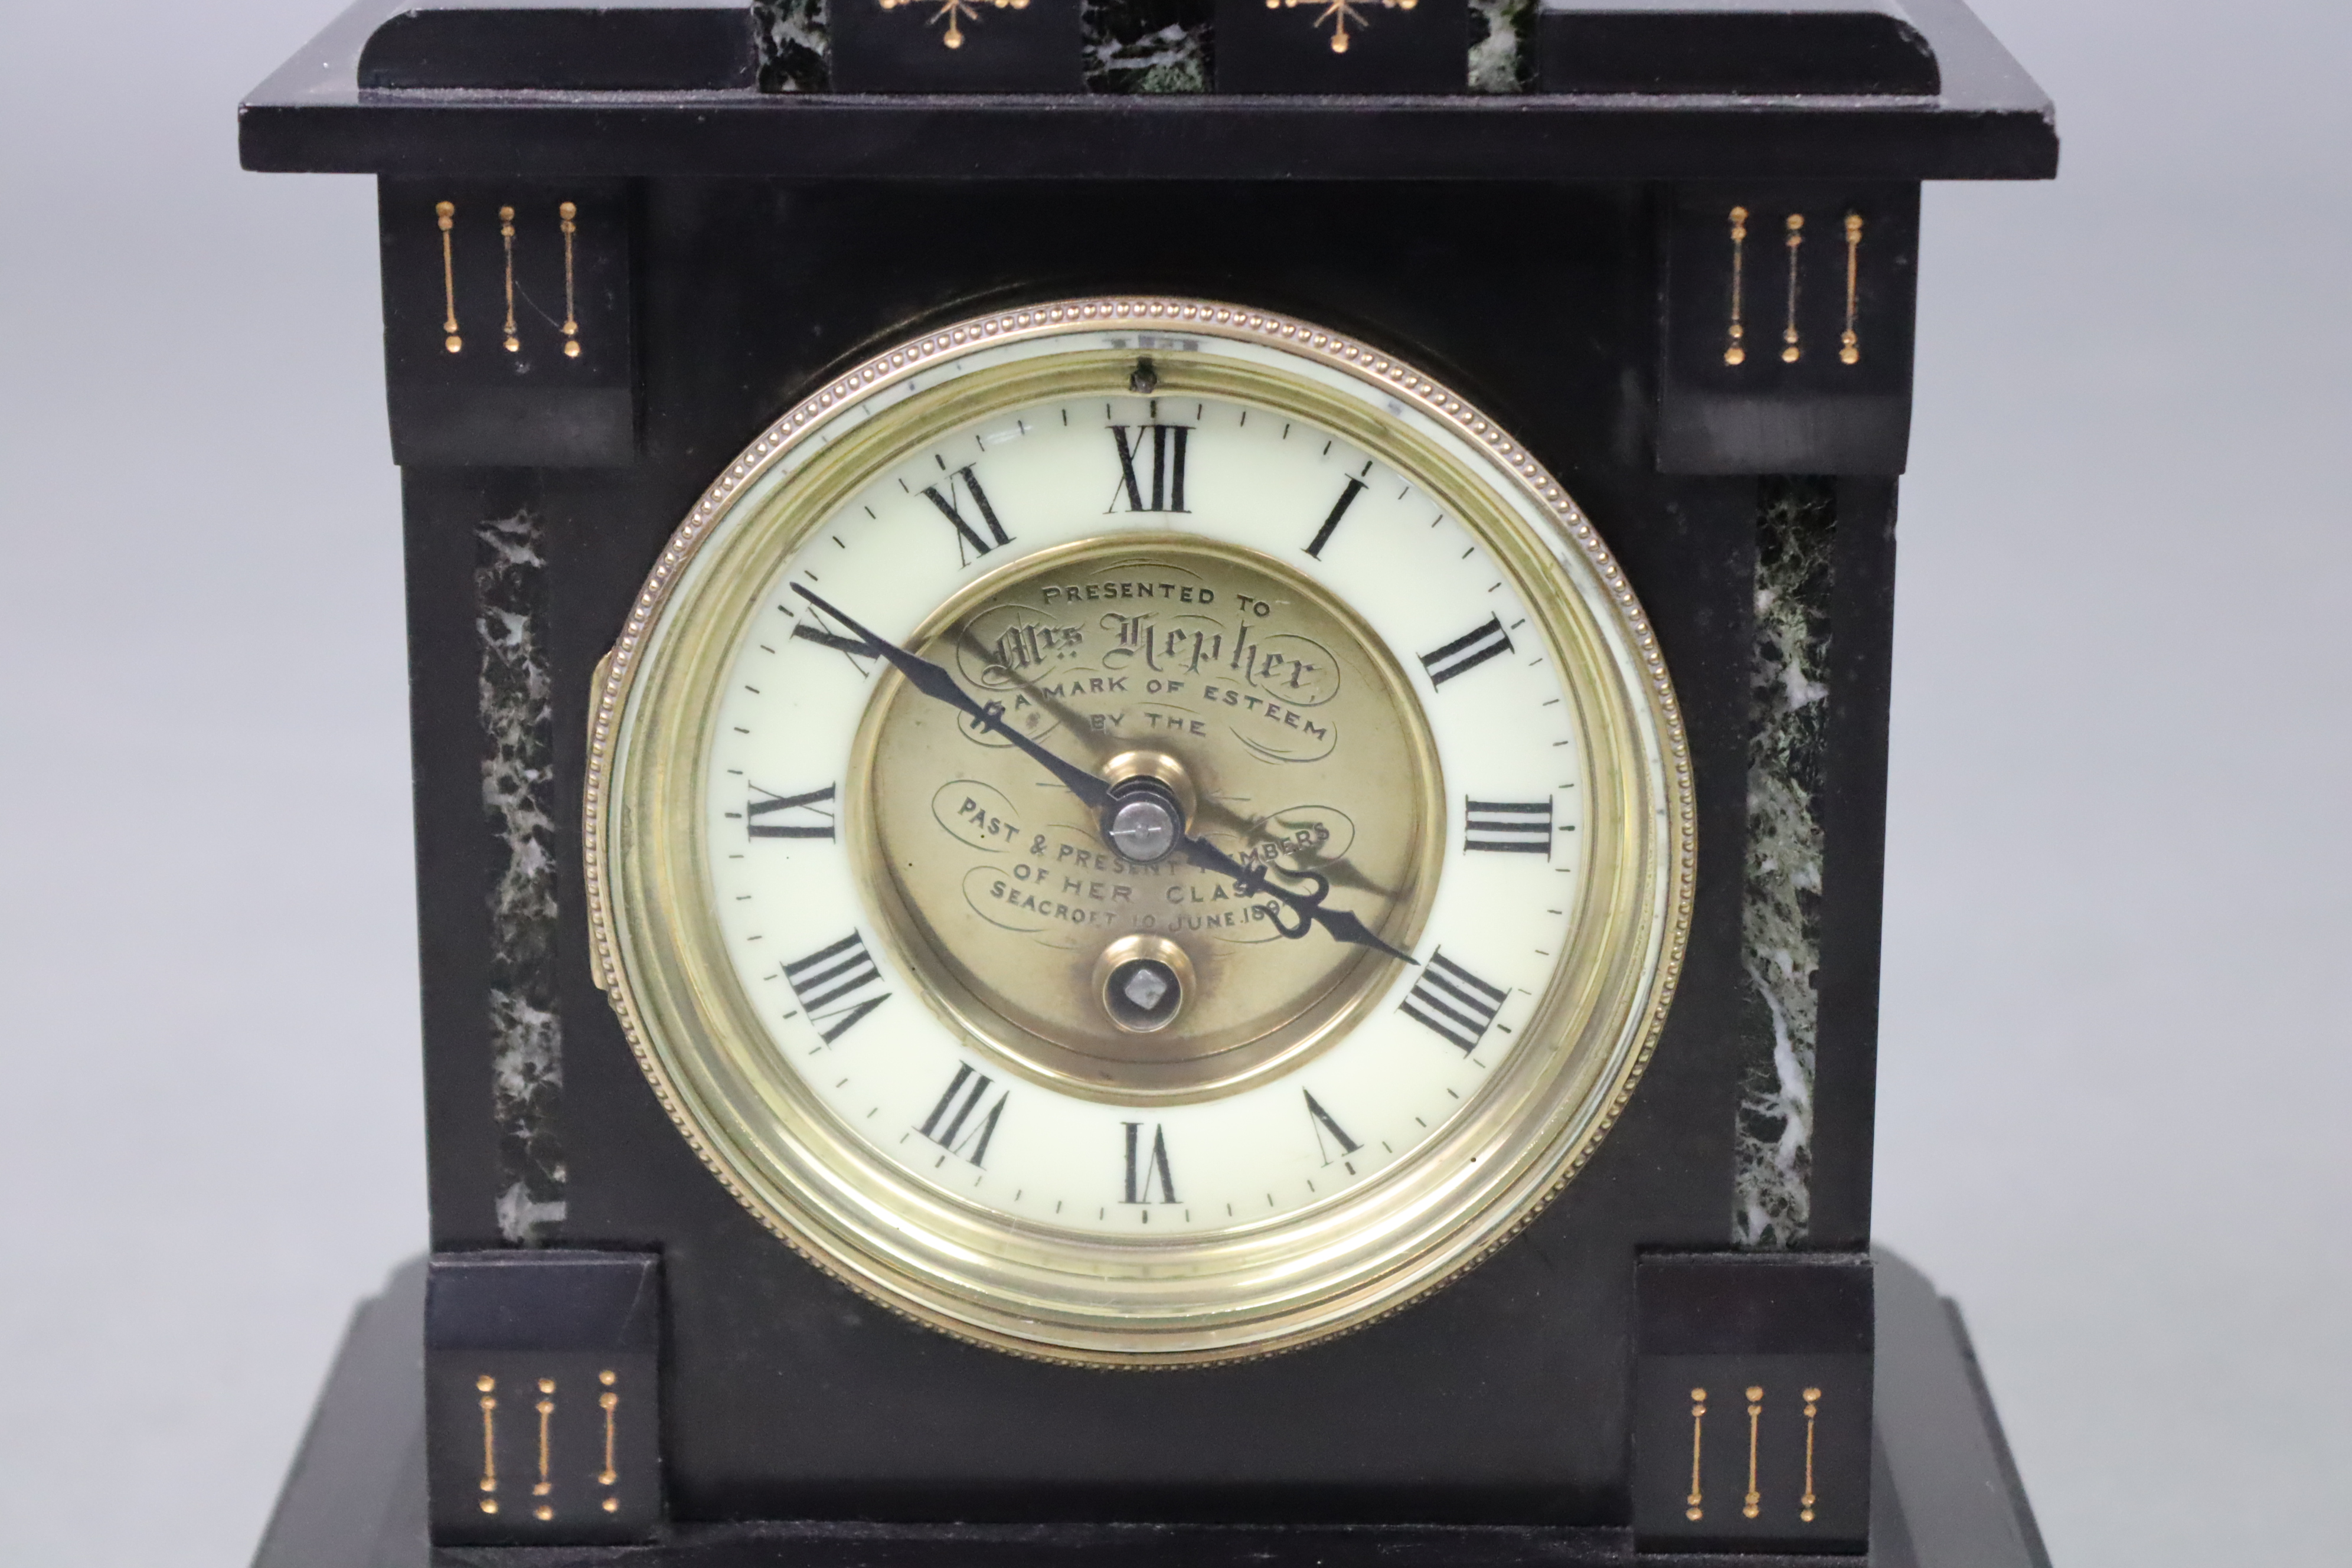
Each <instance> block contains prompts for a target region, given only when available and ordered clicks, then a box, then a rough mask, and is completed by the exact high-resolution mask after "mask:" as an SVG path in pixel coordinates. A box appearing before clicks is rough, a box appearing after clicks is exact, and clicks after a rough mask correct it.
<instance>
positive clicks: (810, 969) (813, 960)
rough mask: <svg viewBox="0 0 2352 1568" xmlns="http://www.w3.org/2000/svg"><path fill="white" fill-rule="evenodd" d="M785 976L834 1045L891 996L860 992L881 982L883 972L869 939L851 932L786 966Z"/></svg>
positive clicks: (809, 1017) (802, 1006) (804, 1010)
mask: <svg viewBox="0 0 2352 1568" xmlns="http://www.w3.org/2000/svg"><path fill="white" fill-rule="evenodd" d="M784 979H785V981H786V982H787V983H788V984H790V985H791V986H792V988H793V995H795V996H797V997H799V998H800V1000H801V1009H802V1011H803V1012H805V1013H806V1014H807V1015H808V1019H809V1022H810V1023H812V1024H814V1025H815V1026H817V1033H819V1034H820V1035H823V1036H824V1042H825V1044H827V1045H831V1044H832V1043H833V1042H834V1041H835V1040H837V1039H839V1038H841V1037H842V1036H844V1035H845V1034H847V1033H848V1032H849V1031H850V1030H851V1029H852V1028H854V1027H856V1024H857V1021H858V1020H859V1019H860V1018H863V1017H865V1016H866V1014H868V1013H871V1012H872V1011H874V1009H875V1008H877V1007H879V1006H880V1005H882V1004H883V1003H885V1002H887V1001H888V1000H889V999H890V993H888V992H887V991H885V992H883V993H882V994H880V995H878V996H865V997H860V996H858V995H857V993H858V992H860V991H863V990H864V989H866V987H867V986H869V985H875V984H879V983H880V982H881V979H882V971H881V970H879V969H878V968H877V967H875V963H874V956H873V954H871V953H869V952H866V939H865V938H864V937H862V936H860V935H858V934H857V933H856V931H851V932H850V933H849V934H848V935H847V936H845V937H843V938H842V939H841V940H840V941H839V942H835V943H834V944H833V945H832V946H830V947H821V948H819V949H817V950H816V951H815V952H812V953H810V954H809V955H808V956H807V957H806V958H803V959H802V960H801V961H800V962H799V963H787V964H785V965H784Z"/></svg>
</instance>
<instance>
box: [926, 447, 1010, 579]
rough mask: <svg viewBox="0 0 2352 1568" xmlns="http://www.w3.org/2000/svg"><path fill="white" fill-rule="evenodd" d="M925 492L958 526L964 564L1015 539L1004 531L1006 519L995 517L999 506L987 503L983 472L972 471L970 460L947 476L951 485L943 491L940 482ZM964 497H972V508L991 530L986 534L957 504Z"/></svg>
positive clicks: (958, 553)
mask: <svg viewBox="0 0 2352 1568" xmlns="http://www.w3.org/2000/svg"><path fill="white" fill-rule="evenodd" d="M959 490H961V497H960V496H959V494H958V491H959ZM923 494H924V495H925V496H927V497H929V500H930V503H931V504H932V505H933V506H935V507H937V508H939V509H940V516H941V517H943V518H946V519H947V520H948V522H949V524H950V526H952V527H953V528H954V529H955V531H956V559H957V561H958V562H960V563H962V564H963V565H966V566H969V565H971V563H972V562H973V561H974V560H976V559H977V558H979V557H980V556H982V555H985V554H987V553H988V552H990V551H992V550H993V549H995V548H996V547H997V546H998V545H1000V544H1010V543H1012V542H1013V536H1012V535H1011V534H1009V533H1007V532H1005V531H1004V525H1003V523H1001V522H999V521H996V509H995V508H994V507H992V506H990V505H989V504H988V492H987V491H986V490H984V489H981V488H980V476H979V475H977V474H975V473H973V472H972V471H971V464H969V463H967V464H965V465H964V466H963V467H962V468H958V469H957V470H956V471H955V472H953V473H951V474H950V475H949V476H948V488H947V489H946V490H945V491H941V490H940V487H939V486H937V485H925V486H924V487H923ZM963 497H969V498H970V500H971V505H972V507H973V509H974V510H977V511H978V512H979V513H980V521H981V522H982V524H983V525H985V526H986V528H987V530H988V531H987V533H986V534H984V535H983V534H982V532H981V531H980V530H979V529H977V528H974V527H973V526H972V525H971V522H970V521H968V520H967V519H966V518H965V517H964V515H963V512H962V510H961V509H960V508H958V507H957V505H956V502H957V500H960V499H962V498H963Z"/></svg>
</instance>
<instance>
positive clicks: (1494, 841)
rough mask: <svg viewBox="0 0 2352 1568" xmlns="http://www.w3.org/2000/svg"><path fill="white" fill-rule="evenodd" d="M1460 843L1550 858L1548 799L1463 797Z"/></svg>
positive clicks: (1549, 811) (1463, 845)
mask: <svg viewBox="0 0 2352 1568" xmlns="http://www.w3.org/2000/svg"><path fill="white" fill-rule="evenodd" d="M1462 847H1463V848H1465V849H1488V850H1493V851H1495V852H1496V853H1497V854H1503V855H1541V856H1543V857H1544V858H1547V859H1549V858H1550V857H1551V802H1550V801H1549V800H1533V801H1507V800H1465V801H1464V802H1463V803H1462Z"/></svg>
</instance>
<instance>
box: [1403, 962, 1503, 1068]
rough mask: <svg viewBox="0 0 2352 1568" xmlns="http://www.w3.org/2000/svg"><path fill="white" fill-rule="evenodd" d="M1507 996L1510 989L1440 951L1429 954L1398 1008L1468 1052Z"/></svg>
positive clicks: (1483, 1034)
mask: <svg viewBox="0 0 2352 1568" xmlns="http://www.w3.org/2000/svg"><path fill="white" fill-rule="evenodd" d="M1509 996H1510V993H1508V992H1507V991H1503V990H1500V989H1498V988H1496V987H1495V986H1492V985H1489V984H1486V982H1485V981H1483V980H1481V979H1479V978H1478V977H1477V976H1476V975H1475V974H1473V973H1470V972H1469V971H1468V970H1466V969H1465V968H1463V967H1462V966H1461V965H1460V964H1458V963H1454V961H1453V960H1452V959H1450V958H1448V957H1446V956H1445V954H1444V952H1433V953H1431V954H1430V955H1429V962H1428V963H1426V964H1423V966H1422V971H1421V978H1420V979H1418V980H1416V981H1414V982H1413V986H1412V991H1410V992H1409V993H1407V994H1406V995H1405V999H1404V1001H1403V1002H1402V1003H1401V1004H1399V1005H1398V1008H1397V1010H1398V1011H1399V1012H1401V1013H1402V1014H1403V1015H1404V1016H1406V1017H1408V1018H1411V1019H1412V1021H1413V1022H1414V1023H1416V1024H1423V1025H1426V1026H1428V1027H1429V1028H1430V1029H1432V1030H1433V1031H1434V1032H1435V1033H1436V1034H1437V1035H1438V1036H1439V1037H1442V1038H1444V1039H1445V1040H1447V1041H1450V1042H1451V1043H1453V1044H1454V1045H1456V1046H1458V1047H1461V1048H1462V1054H1463V1055H1465V1056H1467V1055H1469V1054H1470V1053H1471V1052H1472V1051H1475V1050H1476V1049H1477V1048H1478V1042H1479V1041H1480V1040H1483V1039H1485V1038H1486V1027H1487V1026H1488V1025H1490V1024H1492V1023H1493V1022H1494V1021H1495V1015H1496V1014H1497V1013H1499V1012H1501V1011H1502V1010H1503V1004H1504V1003H1505V1002H1506V1001H1507V1000H1508V999H1509Z"/></svg>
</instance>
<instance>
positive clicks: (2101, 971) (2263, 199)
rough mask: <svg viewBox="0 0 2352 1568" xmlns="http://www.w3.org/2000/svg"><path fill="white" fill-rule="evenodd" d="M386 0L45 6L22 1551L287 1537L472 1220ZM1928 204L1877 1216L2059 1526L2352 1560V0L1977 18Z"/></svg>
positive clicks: (20, 1102)
mask: <svg viewBox="0 0 2352 1568" xmlns="http://www.w3.org/2000/svg"><path fill="white" fill-rule="evenodd" d="M333 3H334V0H245V3H243V4H241V5H236V7H234V8H228V7H222V6H207V5H189V4H186V3H182V4H177V5H171V4H164V3H163V0H123V3H118V4H114V5H106V6H96V5H65V4H60V3H58V0H8V4H7V5H5V7H0V399H5V404H4V405H0V530H5V541H0V543H5V553H0V584H5V589H0V595H4V596H0V604H5V613H4V614H0V659H4V660H5V665H0V668H5V677H0V737H5V742H0V743H4V744H5V752H0V756H5V765H4V766H0V889H5V896H0V999H5V1000H0V1006H5V1026H0V1247H4V1248H5V1250H0V1259H5V1261H0V1334H5V1340H0V1344H5V1365H4V1366H0V1560H5V1561H6V1562H7V1563H11V1564H20V1563H21V1564H26V1565H34V1564H44V1565H45V1564H51V1563H58V1564H65V1563H76V1564H79V1563H89V1564H118V1563H119V1564H136V1565H139V1568H149V1565H158V1564H167V1563H168V1564H175V1565H176V1564H191V1565H205V1568H211V1565H227V1564H236V1563H242V1562H243V1561H244V1560H245V1556H246V1554H247V1552H249V1551H250V1549H251V1547H252V1544H253V1542H254V1539H255V1537H256V1535H257V1532H258V1531H259V1529H260V1527H261V1525H262V1522H263V1521H264V1519H265V1518H266V1516H267V1513H268V1508H269V1504H270V1500H271V1498H272V1495H273V1491H274V1489H275V1487H276V1485H277V1483H278V1477H279V1475H280V1473H281V1471H282V1468H283V1467H284V1465H285V1463H286V1460H287V1458H288V1457H289V1453H290V1452H291V1450H292V1448H293V1446H294V1443H295V1441H296V1439H297V1437H298V1436H299V1433H300V1431H301V1428H302V1423H303V1420H304V1417H305V1414H306V1412H307V1410H308V1408H309V1404H310V1399H311V1396H312V1394H313V1393H314V1391H315V1388H316V1386H317V1383H318V1379H319V1377H320V1373H321V1372H322V1371H323V1369H324V1367H325V1364H326V1361H327V1358H328V1356H329V1354H330V1352H331V1348H332V1346H333V1344H334V1342H335V1338H336V1335H337V1333H338V1332H339V1331H340V1329H341V1322H342V1318H343V1314H344V1312H345V1310H347V1309H348V1307H349V1306H350V1304H351V1302H352V1299H353V1298H354V1297H355V1296H357V1295H358V1294H360V1293H361V1292H363V1291H365V1290H368V1289H372V1288H373V1286H374V1284H375V1283H376V1282H377V1280H378V1279H379V1278H380V1277H381V1276H382V1274H383V1270H384V1269H385V1268H386V1267H387V1266H388V1265H389V1264H391V1263H392V1262H393V1261H394V1259H396V1258H400V1257H402V1256H404V1254H406V1253H408V1252H410V1251H412V1250H414V1249H415V1248H417V1247H419V1246H420V1244H421V1242H422V1238H423V1213H422V1185H423V1171H422V1163H421V1158H420V1142H421V1130H420V1118H419V1110H418V1090H417V1072H416V1064H415V1026H416V1019H415V998H414V994H413V987H414V981H415V973H414V961H413V958H412V955H411V951H410V950H411V942H412V938H413V931H412V917H411V906H410V900H409V888H408V882H407V853H408V849H407V842H406V834H407V795H406V781H405V773H404V769H405V765H406V758H405V734H404V710H403V700H404V699H403V689H402V663H401V658H402V650H401V626H400V608H399V594H400V587H399V564H400V563H399V552H398V547H397V517H396V498H395V485H394V472H393V470H392V468H391V466H390V463H389V459H388V458H387V455H386V448H385V438H384V433H383V405H382V396H381V393H380V391H379V385H380V383H379V368H380V367H379V360H378V357H377V356H378V345H377V336H376V325H375V320H376V318H375V310H376V296H375V267H374V258H373V232H374V230H373V194H372V191H371V188H370V185H369V183H368V182H366V181H365V180H362V179H354V178H308V179H295V178H288V177H282V176H280V177H264V176H259V175H247V174H240V173H239V172H238V171H237V168H236V146H235V136H234V121H233V116H232V109H233V107H234V104H235V102H236V98H237V97H238V95H239V94H240V93H241V92H242V91H243V90H244V89H246V88H247V87H248V86H250V85H251V84H253V83H254V82H255V81H257V80H258V79H259V78H260V77H261V76H262V75H263V74H264V73H265V72H266V71H267V70H268V68H271V67H272V66H274V65H275V64H276V63H277V62H278V59H279V58H281V57H283V56H284V55H286V54H287V53H289V51H290V50H291V49H292V48H293V47H295V46H296V45H297V44H298V43H299V42H300V40H301V39H302V38H304V37H307V36H308V35H309V33H310V31H312V30H313V29H314V28H315V27H316V26H319V25H320V24H321V23H322V22H323V21H324V20H325V19H326V18H327V16H329V15H330V14H331V6H332V5H333ZM1981 8H1982V9H1983V11H1984V12H1985V13H1986V14H1987V16H1988V17H1989V19H1990V21H1991V22H1992V23H1993V24H1994V26H1996V27H1997V28H1998V29H1999V30H2000V32H2001V33H2002V35H2003V36H2004V37H2006V38H2007V39H2008V41H2009V42H2010V44H2011V47H2014V48H2015V49H2016V50H2017V51H2018V53H2019V54H2020V55H2021V57H2022V58H2023V59H2024V60H2025V61H2026V63H2027V64H2028V65H2029V66H2030V67H2031V68H2032V69H2033V70H2034V71H2035V72H2036V73H2037V74H2038V75H2039V76H2040V78H2041V79H2042V82H2043V83H2044V84H2045V85H2046V86H2047V87H2048V88H2049V89H2051V90H2052V91H2053V93H2054V94H2055V95H2056V96H2057V98H2058V100H2059V101H2060V104H2061V106H2062V110H2063V112H2062V127H2063V132H2064V134H2065V139H2066V155H2065V156H2066V166H2065V174H2064V176H2063V179H2062V180H2061V182H2060V183H2059V184H2056V185H2054V186H1983V187H1964V188H1962V187H1942V188H1935V189H1932V190H1931V193H1930V195H1929V197H1928V201H1927V249H1926V267H1925V276H1924V285H1925V287H1924V291H1923V309H1924V319H1923V321H1922V323H1921V334H1920V363H1921V367H1922V372H1921V376H1920V399H1919V439H1918V442H1917V445H1916V450H1915V452H1914V456H1913V462H1912V471H1911V479H1910V481H1909V483H1908V485H1907V487H1906V494H1905V498H1904V499H1905V515H1904V522H1903V569H1902V589H1901V592H1902V595H1903V597H1902V608H1901V616H1900V627H1901V630H1900V637H1899V647H1898V666H1897V686H1896V692H1895V756H1894V798H1893V812H1892V830H1891V831H1892V840H1893V841H1892V844H1891V847H1890V854H1889V870H1888V875H1889V882H1890V886H1889V899H1888V904H1887V947H1886V954H1887V963H1886V978H1885V1047H1884V1058H1883V1061H1884V1072H1883V1087H1882V1094H1881V1100H1880V1105H1881V1121H1880V1129H1881V1130H1880V1137H1879V1162H1880V1163H1879V1193H1880V1200H1879V1210H1878V1213H1879V1228H1880V1233H1881V1235H1882V1236H1883V1237H1885V1239H1887V1240H1889V1241H1890V1242H1892V1243H1894V1244H1895V1245H1896V1246H1897V1247H1902V1248H1905V1249H1906V1250H1907V1251H1908V1252H1909V1253H1910V1254H1911V1256H1912V1257H1913V1258H1916V1260H1917V1261H1918V1262H1919V1263H1921V1264H1923V1265H1924V1266H1926V1267H1927V1268H1928V1269H1929V1270H1930V1271H1931V1272H1933V1273H1934V1274H1935V1275H1936V1277H1937V1279H1938V1280H1939V1281H1940V1282H1941V1283H1942V1284H1943V1285H1944V1286H1945V1288H1946V1289H1949V1290H1952V1291H1954V1292H1956V1293H1958V1295H1959V1296H1960V1297H1961V1298H1962V1299H1963V1300H1964V1301H1965V1303H1966V1305H1967V1308H1968V1310H1969V1316H1970V1320H1971V1321H1972V1322H1973V1324H1974V1326H1975V1330H1976V1333H1977V1337H1978V1342H1979V1347H1980V1348H1981V1350H1982V1352H1983V1354H1984V1358H1985V1362H1986V1365H1987V1368H1988V1371H1989V1373H1990V1379H1991V1383H1992V1387H1993V1390H1994V1392H1995V1394H1996V1395H1997V1396H1998V1397H1999V1399H2000V1404H2001V1407H2002V1410H2003V1413H2004V1414H2005V1415H2006V1417H2007V1419H2008V1423H2009V1430H2010V1434H2011V1438H2012V1440H2013V1442H2014V1444H2015V1447H2016V1449H2017V1455H2018V1459H2019V1462H2020V1464H2021V1467H2022V1468H2023V1471H2024V1475H2025V1479H2026V1481H2027V1484H2028V1486H2029V1487H2030V1488H2031V1489H2032V1493H2033V1496H2034V1500H2035V1501H2036V1503H2037V1505H2038V1506H2039V1508H2040V1510H2041V1517H2042V1524H2043V1527H2044V1529H2045V1531H2047V1533H2048V1536H2049V1540H2050V1544H2051V1547H2052V1550H2053V1553H2054V1555H2055V1557H2056V1558H2057V1560H2058V1562H2059V1563H2062V1564H2064V1565H2066V1568H2094V1565H2106V1564H2114V1565H2116V1568H2126V1565H2128V1568H2169V1565H2176V1564H2177V1565H2179V1568H2189V1565H2192V1564H2194V1565H2197V1568H2206V1565H2208V1564H2212V1563H2232V1564H2236V1563H2245V1564H2255V1565H2263V1568H2269V1565H2273V1564H2289V1563H2295V1564H2300V1563H2343V1562H2344V1561H2346V1553H2347V1547H2346V1544H2345V1542H2346V1524H2345V1521H2344V1519H2343V1510H2344V1507H2345V1505H2346V1503H2347V1500H2352V1371H2347V1368H2352V1356H2347V1348H2346V1344H2345V1337H2344V1336H2345V1330H2346V1327H2347V1311H2346V1301H2347V1289H2352V1264H2347V1250H2346V1248H2345V1247H2344V1246H2343V1244H2342V1242H2341V1240H2340V1237H2341V1233H2342V1231H2343V1229H2344V1226H2345V1224H2346V1219H2347V1197H2352V1193H2348V1192H2347V1186H2352V1183H2348V1182H2347V1170H2352V1162H2347V1157H2346V1154H2345V1143H2344V1140H2345V1122H2346V1120H2347V1108H2352V1052H2348V1051H2347V1035H2352V1008H2347V1001H2346V997H2347V986H2346V984H2345V977H2346V975H2347V971H2352V965H2347V961H2346V953H2347V948H2352V855H2347V831H2346V828H2345V812H2346V807H2347V784H2346V780H2347V765H2352V747H2347V738H2346V724H2347V719H2352V675H2348V674H2347V656H2346V651H2345V650H2346V646H2347V634H2352V529H2348V528H2347V521H2352V520H2347V510H2352V509H2348V508H2347V503H2346V500H2345V494H2344V489H2345V483H2346V481H2345V479H2344V477H2343V474H2344V465H2343V461H2342V459H2343V458H2344V455H2345V451H2346V448H2347V446H2352V396H2347V390H2346V388H2347V377H2352V289H2347V276H2352V189H2347V180H2346V179H2345V177H2344V167H2345V159H2346V155H2347V151H2352V98H2347V93H2346V91H2345V88H2344V81H2345V78H2346V72H2347V66H2352V7H2347V6H2345V5H2342V4H2340V0H2137V3H2131V0H1982V4H1981Z"/></svg>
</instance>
